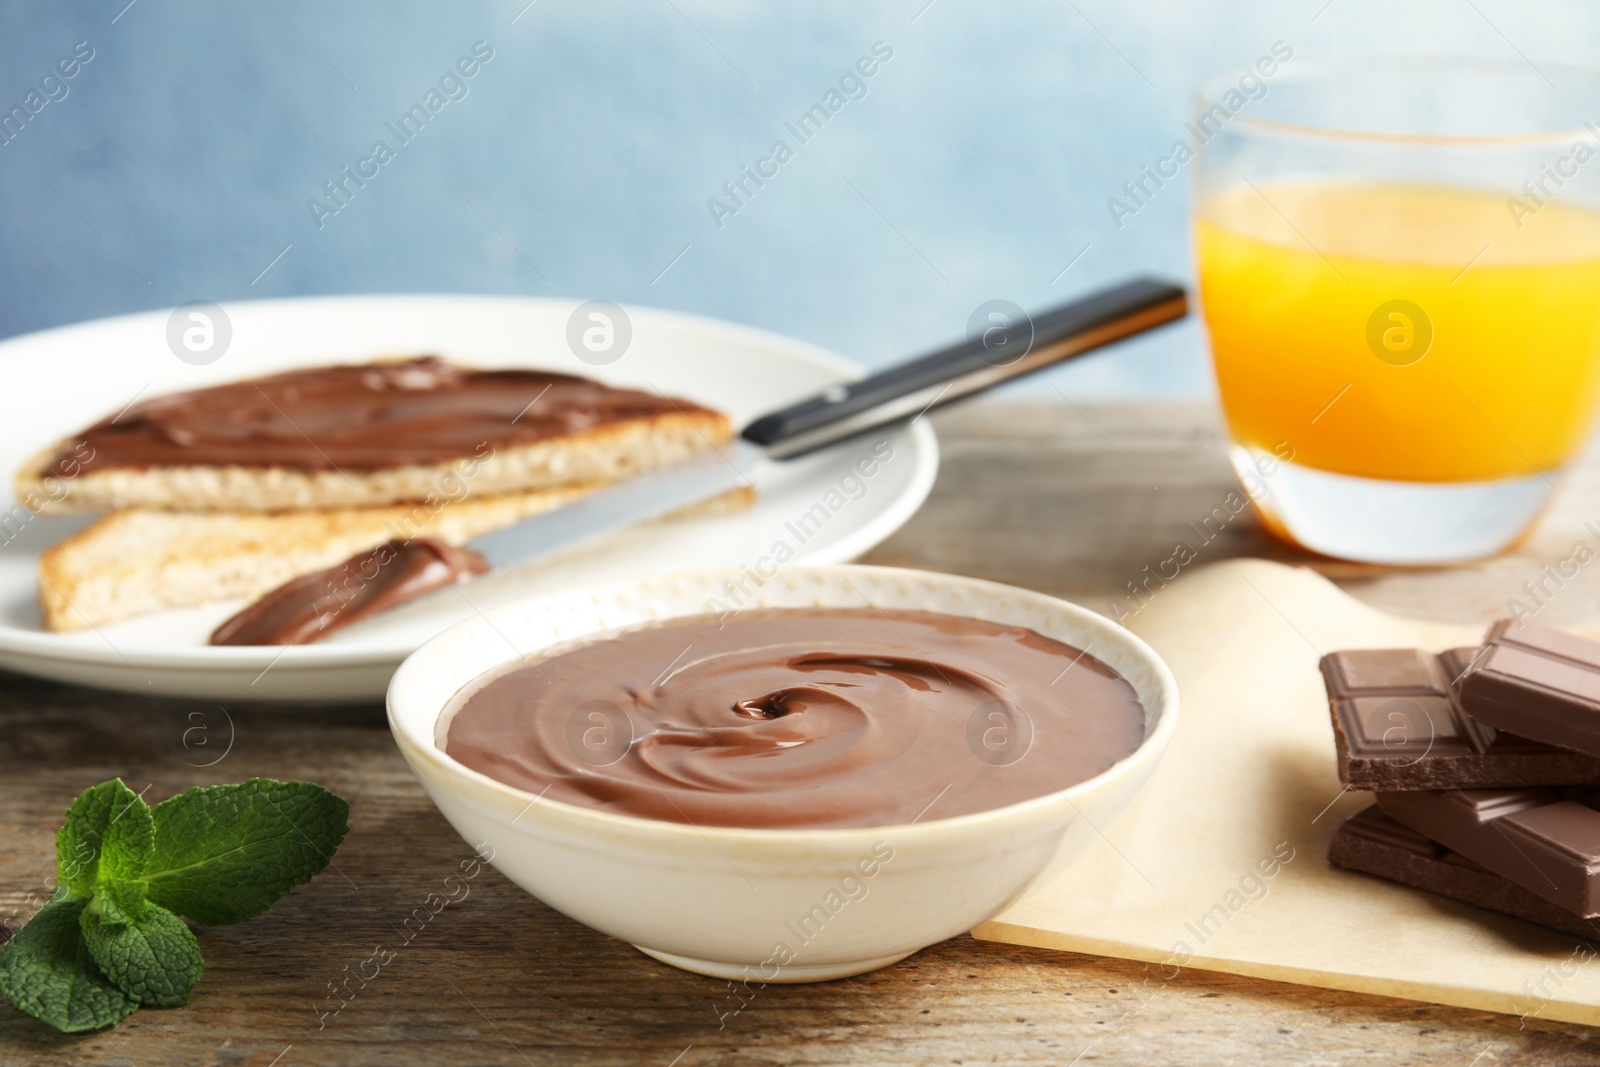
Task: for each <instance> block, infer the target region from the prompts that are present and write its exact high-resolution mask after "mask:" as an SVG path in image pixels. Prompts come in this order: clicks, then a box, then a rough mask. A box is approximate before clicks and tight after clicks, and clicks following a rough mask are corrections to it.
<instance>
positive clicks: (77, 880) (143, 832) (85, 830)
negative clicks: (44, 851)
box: [56, 778, 153, 896]
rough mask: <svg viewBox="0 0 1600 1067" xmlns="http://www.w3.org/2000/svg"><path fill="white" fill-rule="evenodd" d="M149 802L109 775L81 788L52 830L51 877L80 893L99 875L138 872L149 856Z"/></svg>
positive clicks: (86, 892) (134, 874) (129, 875)
mask: <svg viewBox="0 0 1600 1067" xmlns="http://www.w3.org/2000/svg"><path fill="white" fill-rule="evenodd" d="M152 833H153V829H152V822H151V818H150V808H149V806H148V805H146V804H145V802H144V800H143V799H141V798H140V797H139V795H138V794H137V793H135V792H134V791H133V790H131V789H129V788H128V787H127V786H125V785H123V784H122V779H120V778H113V779H112V780H111V781H109V782H101V783H100V784H99V785H97V786H95V787H94V788H93V789H86V790H84V791H83V792H82V793H80V794H79V795H78V799H77V800H74V801H73V802H72V807H70V808H68V809H67V817H66V821H65V822H63V823H62V825H61V829H59V830H57V831H56V881H57V882H58V883H59V884H61V885H64V886H66V887H67V888H68V889H71V890H72V891H73V892H74V893H77V894H78V895H79V896H88V895H89V894H90V893H92V892H94V886H95V883H96V882H97V881H99V880H100V879H101V878H137V877H139V875H140V874H141V873H143V871H144V867H145V863H146V861H147V860H148V859H149V857H150V851H151V847H152V841H153V837H152Z"/></svg>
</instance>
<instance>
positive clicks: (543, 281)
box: [0, 0, 1600, 395]
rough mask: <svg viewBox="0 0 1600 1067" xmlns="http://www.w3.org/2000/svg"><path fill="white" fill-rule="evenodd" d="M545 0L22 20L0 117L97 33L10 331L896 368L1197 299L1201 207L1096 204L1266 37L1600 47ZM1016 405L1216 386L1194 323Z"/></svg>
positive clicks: (1321, 4) (1498, 22) (78, 11)
mask: <svg viewBox="0 0 1600 1067" xmlns="http://www.w3.org/2000/svg"><path fill="white" fill-rule="evenodd" d="M525 4H526V0H496V2H493V3H451V4H441V3H421V2H410V3H383V4H379V3H353V4H327V3H313V2H310V0H242V2H239V3H226V4H223V3H199V2H179V0H135V2H134V3H133V4H132V5H131V6H125V5H126V0H111V2H109V3H89V2H76V3H49V4H45V3H28V4H26V5H24V4H20V3H10V4H6V5H5V6H4V7H3V8H0V105H3V108H0V110H9V109H10V108H11V107H12V106H13V105H17V104H21V103H22V101H23V99H24V97H25V96H26V94H27V93H28V92H29V90H30V89H33V88H35V87H36V86H37V83H38V80H39V78H40V77H41V76H42V75H44V74H46V73H48V72H49V71H50V70H51V68H52V66H53V65H54V63H55V62H56V60H57V59H58V58H59V57H61V56H64V55H67V54H68V53H70V52H71V50H72V47H73V45H74V44H75V43H76V42H78V41H87V42H89V44H90V46H92V47H93V49H94V51H95V57H94V59H93V60H92V61H91V62H90V63H89V64H87V65H86V66H84V67H83V69H82V70H81V72H79V73H78V75H77V76H76V77H75V78H73V79H72V80H71V81H70V82H68V83H67V85H68V88H69V92H68V95H67V96H66V97H65V98H64V99H61V100H59V101H56V102H52V103H50V104H48V105H47V106H46V107H45V108H44V109H43V110H41V111H40V112H39V113H38V114H37V115H35V116H34V117H33V118H32V120H31V121H30V122H29V123H28V124H27V125H26V127H25V128H23V130H22V132H21V133H20V134H19V135H18V136H16V137H15V139H14V140H12V141H11V142H10V143H9V144H6V145H4V146H3V147H0V294H3V295H0V335H6V336H9V335H13V334H17V333H23V332H27V331H30V330H35V329H40V328H43V327H48V326H53V325H59V324H63V323H68V322H73V321H77V320H81V319H87V318H95V317H99V316H104V315H110V314H116V313H121V312H127V311H134V310H142V309H148V308H156V307H166V306H173V305H176V304H179V303H182V302H184V301H188V300H196V299H205V300H214V301H228V300H239V299H250V298H255V297H272V296H288V295H300V294H318V293H338V292H382V291H458V292H491V293H525V294H535V295H557V296H569V297H577V296H583V297H605V298H608V299H612V300H616V301H619V302H629V301H631V302H637V303H642V304H651V305H656V306H662V307H670V308H676V309H680V310H686V311H693V312H699V313H703V314H708V315H714V316H719V317H722V318H727V319H732V320H735V321H738V322H743V323H749V324H752V325H757V326H761V327H765V328H767V329H772V330H777V331H780V332H783V333H787V334H792V335H794V336H797V337H801V338H804V339H806V340H809V341H812V342H815V343H818V344H821V345H824V346H827V347H829V348H832V349H834V350H836V351H838V352H841V353H844V354H846V355H849V356H851V357H853V358H856V359H858V360H861V361H863V362H865V363H868V364H877V363H882V362H884V361H886V360H889V359H892V358H895V357H897V356H903V355H907V354H910V353H912V352H914V351H916V350H918V349H922V348H926V347H930V346H932V345H935V344H937V343H941V342H943V341H945V340H947V339H950V338H953V337H956V336H959V335H961V334H962V333H963V332H964V331H965V328H966V323H967V319H968V317H969V315H971V313H972V311H973V310H974V309H975V308H976V307H977V306H978V305H979V304H981V303H983V302H984V301H986V300H990V299H993V298H1005V299H1009V300H1013V301H1015V302H1017V303H1018V304H1021V305H1022V306H1023V307H1030V308H1031V307H1040V306H1044V305H1046V304H1048V303H1051V302H1053V301H1058V300H1061V299H1065V298H1067V297H1069V296H1071V295H1074V294H1076V293H1080V292H1082V291H1084V290H1086V289H1088V288H1090V287H1092V286H1094V285H1096V284H1099V283H1103V282H1106V281H1109V280H1112V279H1115V278H1118V277H1120V276H1123V275H1126V274H1129V273H1132V272H1135V271H1154V272H1161V273H1166V274H1171V275H1176V276H1180V277H1188V276H1189V275H1190V273H1191V271H1190V253H1189V243H1188V232H1187V228H1186V224H1185V215H1186V211H1187V207H1188V191H1187V188H1186V187H1185V185H1184V184H1183V183H1178V182H1175V183H1172V184H1170V185H1169V186H1168V187H1167V188H1165V189H1163V190H1162V191H1161V193H1160V194H1159V195H1158V196H1157V197H1156V199H1155V201H1154V202H1153V203H1151V204H1150V205H1149V206H1148V207H1147V208H1145V209H1143V210H1141V211H1140V212H1139V213H1138V214H1137V215H1136V216H1135V217H1133V218H1131V219H1127V220H1125V224H1124V226H1123V227H1122V228H1120V229H1119V228H1118V227H1117V226H1116V225H1115V224H1114V223H1113V221H1112V219H1111V216H1110V214H1109V213H1108V211H1107V208H1106V199H1107V198H1108V197H1109V196H1112V195H1115V194H1116V193H1117V190H1118V186H1119V185H1120V184H1121V183H1122V182H1123V181H1124V180H1126V179H1127V178H1129V177H1132V176H1135V175H1136V174H1137V171H1138V168H1139V166H1140V164H1143V163H1147V162H1150V161H1152V160H1154V159H1155V158H1156V157H1158V156H1160V155H1162V154H1163V153H1164V152H1165V151H1166V150H1167V148H1168V146H1169V145H1170V144H1171V143H1172V141H1173V140H1174V139H1175V138H1176V137H1178V136H1180V135H1181V132H1182V131H1181V127H1182V123H1183V121H1184V120H1185V118H1187V115H1188V110H1189V100H1190V95H1191V92H1192V90H1193V88H1194V86H1195V85H1196V84H1197V83H1198V82H1200V81H1201V80H1203V79H1205V78H1206V77H1208V76H1210V75H1212V74H1215V73H1218V72H1221V71H1226V70H1228V69H1232V68H1237V67H1240V66H1242V65H1244V64H1247V63H1250V62H1252V61H1253V60H1254V59H1255V58H1256V57H1258V56H1260V55H1262V54H1264V53H1265V52H1266V51H1267V49H1268V48H1269V47H1270V45H1271V44H1272V42H1273V41H1275V40H1283V41H1286V42H1288V43H1289V44H1290V46H1291V47H1293V49H1294V51H1295V61H1296V62H1298V61H1302V60H1311V59H1323V58H1334V57H1342V56H1355V55H1374V54H1417V53H1442V54H1474V55H1486V56H1493V57H1498V58H1508V59H1517V58H1519V54H1521V55H1525V56H1527V57H1529V58H1530V59H1531V60H1533V61H1536V62H1537V61H1544V60H1549V61H1553V62H1561V61H1565V62H1570V63H1576V64H1583V63H1586V62H1592V61H1593V56H1594V54H1595V52H1596V45H1597V44H1600V5H1581V6H1580V5H1579V4H1577V3H1570V4H1569V3H1560V4H1557V3H1547V4H1538V5H1533V4H1527V3H1518V2H1515V0H1471V2H1467V0H1460V2H1442V0H1428V2H1419V3H1407V2H1399V0H1378V2H1368V0H1333V2H1332V3H1331V4H1330V3H1328V2H1327V0H1288V2H1285V0H1218V2H1205V3H1202V2H1177V0H1127V2H1121V3H1113V2H1110V0H1076V2H1075V3H1069V2H1067V0H1051V2H1049V3H1044V2H1038V3H1035V2H1008V3H1004V4H1001V3H986V4H984V3H977V2H967V3H963V2H959V0H933V2H932V3H931V4H929V3H927V0H895V2H892V3H887V2H886V3H875V4H867V3H862V2H861V0H841V2H833V3H822V2H808V3H803V4H770V5H759V6H758V5H756V4H753V3H751V4H735V3H732V2H714V0H670V2H669V0H637V2H615V3H609V2H608V3H586V4H581V3H577V2H574V0H535V2H534V3H533V4H531V6H526V7H525V6H524V5H525ZM480 39H481V40H483V41H486V42H487V43H488V44H489V46H490V47H492V48H493V49H494V58H493V59H492V60H491V61H489V62H488V63H487V64H486V65H484V66H483V68H482V69H481V71H480V72H479V73H478V74H477V75H476V76H475V77H474V78H472V79H471V80H470V81H468V82H467V86H468V89H469V93H468V95H467V96H466V97H465V98H464V99H460V100H456V101H453V102H450V103H448V104H447V105H446V106H445V107H444V108H443V109H442V111H440V112H439V113H438V114H437V115H435V116H434V117H433V119H432V121H430V122H429V123H428V125H427V126H426V128H425V129H424V130H423V132H422V133H421V134H420V135H418V136H417V137H416V139H415V140H413V141H412V142H411V143H409V144H406V145H404V146H403V147H398V148H397V153H396V157H395V158H394V159H393V160H392V161H390V162H389V163H387V164H386V165H384V166H383V167H382V168H381V169H380V171H379V173H378V176H377V177H375V178H373V179H372V180H371V181H369V183H368V184H367V186H366V187H365V188H364V189H360V190H358V191H357V192H356V193H355V194H354V195H353V196H352V197H351V198H350V200H349V203H348V206H346V207H344V208H343V209H341V210H340V211H339V213H338V214H337V215H335V216H333V217H330V218H326V219H324V220H323V221H324V225H323V226H322V227H321V228H320V229H319V228H318V226H317V224H316V221H315V220H314V218H313V216H312V213H311V211H310V210H309V208H308V206H307V201H308V200H309V199H310V198H311V197H313V196H321V195H323V194H322V186H323V183H324V182H326V181H328V180H329V179H332V178H336V177H338V176H339V168H340V166H341V165H342V164H350V165H352V166H354V165H355V163H356V161H357V160H358V159H360V158H362V157H364V156H366V155H368V154H369V152H370V150H371V146H372V144H373V142H374V141H375V140H377V139H379V138H380V137H381V138H383V139H384V140H386V141H388V142H389V143H390V146H391V147H396V146H398V144H399V142H398V140H397V139H395V138H394V137H393V136H392V134H390V133H389V132H388V131H387V130H385V128H384V124H385V123H386V122H389V121H393V120H396V119H398V117H399V116H400V114H401V113H402V112H404V111H405V110H406V109H407V108H409V107H410V106H411V105H412V104H414V103H416V102H418V101H420V100H421V99H422V97H423V95H424V93H425V92H426V91H427V90H428V89H430V88H433V87H435V86H436V85H437V83H438V80H439V78H440V76H441V75H442V74H443V73H445V72H446V71H447V70H448V69H449V68H450V66H451V64H453V63H454V62H455V61H456V60H457V59H458V58H459V57H461V56H464V55H466V54H468V52H469V51H470V49H471V46H472V45H473V43H474V42H475V41H478V40H480ZM879 40H881V41H883V42H885V43H886V44H887V45H888V46H889V47H890V48H892V49H893V52H894V55H893V58H892V59H891V60H889V61H888V62H887V63H885V64H883V66H882V67H881V69H880V70H879V71H878V72H877V73H876V74H875V75H874V76H873V77H872V78H871V79H870V80H868V81H867V82H866V85H867V89H868V92H867V95H866V96H865V98H863V99H860V100H854V101H851V102H849V103H847V104H846V106H845V107H844V108H843V109H842V110H840V112H839V113H838V114H837V115H835V116H834V117H833V118H832V119H831V120H830V121H829V122H828V123H827V125H826V126H825V127H824V128H823V129H822V131H821V132H820V133H819V134H818V135H817V136H816V137H815V138H814V139H813V140H812V141H810V142H809V143H807V144H805V145H804V146H801V147H798V150H797V152H796V155H795V158H794V159H793V160H791V161H790V162H788V163H787V164H786V165H784V166H783V167H782V169H781V170H780V172H779V174H778V175H777V176H776V177H775V178H773V179H771V180H770V181H769V182H768V183H767V185H766V186H765V187H764V188H762V189H760V190H758V191H757V192H756V194H755V196H754V197H752V198H751V199H750V200H749V202H748V203H747V204H745V205H744V206H743V207H741V208H740V210H739V211H738V212H737V214H735V215H733V216H731V217H727V218H724V219H723V220H722V221H723V225H722V226H721V227H720V228H719V227H718V226H717V225H716V224H715V222H714V221H713V219H712V215H711V213H710V211H709V210H708V208H707V205H706V201H707V200H708V198H710V197H713V196H717V195H720V194H721V186H722V183H723V182H724V181H726V180H728V179H730V178H736V177H738V175H739V171H740V166H741V165H742V164H743V165H753V164H754V163H755V161H756V160H757V159H759V158H761V157H763V156H765V155H767V154H768V151H769V149H770V146H771V145H772V143H773V141H774V140H776V139H779V138H782V139H784V140H785V141H788V142H789V143H790V145H791V147H796V145H797V144H798V142H797V141H796V140H795V139H794V138H793V136H792V135H791V134H789V133H788V132H787V131H786V130H785V129H784V126H783V124H784V122H785V121H786V120H792V119H794V118H796V117H797V116H798V115H799V114H800V113H801V112H803V111H805V110H806V108H808V107H809V106H810V105H812V104H813V103H816V102H818V101H819V100H821V99H822V97H823V94H824V93H826V92H827V90H828V89H830V88H832V87H834V86H835V84H836V82H837V80H838V78H839V77H840V75H841V74H843V73H844V72H845V71H846V70H847V69H849V68H851V67H852V66H853V64H854V63H855V62H856V60H857V59H858V58H859V57H861V56H863V55H866V54H867V53H869V51H870V50H871V47H872V45H873V42H875V41H879ZM285 248H287V249H288V250H287V252H284V249H285ZM685 249H687V250H686V251H685ZM1085 249H1087V251H1084V250H1085ZM280 253H282V256H281V258H279V259H277V260H276V262H274V258H275V257H278V256H279V255H280ZM1080 253H1081V255H1080ZM1069 263H1071V264H1072V266H1071V268H1070V269H1064V268H1067V266H1068V264H1069ZM269 264H271V267H270V269H267V268H268V265H269ZM669 265H670V266H669ZM263 272H264V273H263ZM1019 387H1025V388H1027V389H1030V390H1033V391H1041V390H1042V391H1045V392H1049V391H1051V390H1052V389H1054V388H1058V387H1059V388H1060V389H1062V390H1064V391H1066V392H1068V393H1071V394H1073V395H1097V394H1114V393H1145V394H1203V393H1206V392H1208V391H1209V390H1210V389H1211V384H1210V373H1209V369H1208V367H1207V365H1206V361H1205V357H1204V354H1203V348H1202V340H1201V334H1200V332H1199V330H1198V329H1197V328H1196V327H1195V326H1194V325H1193V324H1189V325H1186V326H1184V327H1181V328H1178V329H1172V330H1168V331H1166V332H1164V333H1162V334H1160V335H1158V336H1153V337H1151V338H1148V339H1144V340H1140V341H1138V342H1135V343H1133V344H1131V345H1129V346H1126V347H1125V348H1123V349H1121V350H1119V351H1118V353H1117V355H1115V356H1101V357H1098V358H1096V359H1093V360H1091V361H1087V362H1084V363H1082V364H1078V365H1074V366H1070V367H1066V368H1062V369H1061V370H1058V371H1054V372H1051V373H1050V375H1049V376H1048V377H1045V378H1043V379H1042V380H1039V381H1034V382H1032V383H1022V385H1021V386H1019Z"/></svg>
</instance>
